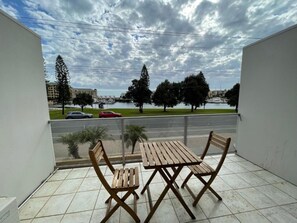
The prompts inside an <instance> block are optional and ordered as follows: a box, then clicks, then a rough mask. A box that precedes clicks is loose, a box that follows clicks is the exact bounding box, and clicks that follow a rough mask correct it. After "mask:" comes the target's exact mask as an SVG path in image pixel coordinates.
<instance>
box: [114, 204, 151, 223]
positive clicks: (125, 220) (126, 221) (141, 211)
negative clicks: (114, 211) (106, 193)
mask: <svg viewBox="0 0 297 223" xmlns="http://www.w3.org/2000/svg"><path fill="white" fill-rule="evenodd" d="M130 207H131V208H132V209H133V206H130ZM120 212H121V213H120V222H121V223H130V222H134V219H133V218H132V217H131V215H130V214H129V213H128V212H127V211H126V210H125V209H124V208H121V209H120ZM147 215H148V207H147V204H146V203H140V204H137V216H138V217H139V218H140V222H144V220H145V218H146V217H147Z"/></svg>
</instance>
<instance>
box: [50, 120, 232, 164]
mask: <svg viewBox="0 0 297 223" xmlns="http://www.w3.org/2000/svg"><path fill="white" fill-rule="evenodd" d="M237 121H238V114H212V115H185V116H180V115H179V116H153V117H131V118H127V117H123V118H108V119H102V118H101V119H98V118H93V119H81V120H52V121H50V124H51V130H52V137H53V145H54V151H55V159H56V163H57V166H59V167H61V166H64V167H65V166H68V167H69V166H70V167H71V166H74V164H84V165H88V164H89V163H90V162H89V158H88V147H89V144H88V143H85V144H79V154H80V156H81V157H82V158H83V159H81V160H77V159H76V160H74V159H72V158H71V157H70V156H69V155H68V150H67V145H65V144H62V143H61V141H60V137H61V136H62V135H67V134H69V133H78V132H80V131H83V130H84V129H86V128H90V127H91V128H93V127H98V126H100V127H104V128H105V129H106V130H107V133H108V134H109V135H110V137H111V138H112V140H104V144H105V145H106V148H107V153H108V155H109V157H112V158H113V159H114V160H116V161H117V162H118V163H122V164H124V163H125V162H131V161H132V160H134V161H135V160H136V161H140V160H141V159H140V151H139V148H138V144H137V145H136V149H135V154H133V155H131V147H129V148H126V146H125V143H124V140H123V137H121V136H122V135H123V134H124V132H125V127H126V126H127V125H137V126H143V127H144V128H145V134H146V135H147V137H148V140H149V141H164V140H180V141H183V142H184V143H185V144H186V145H187V146H188V147H189V148H191V149H192V150H193V151H194V152H195V153H196V154H201V153H202V151H203V149H204V146H205V144H206V141H207V138H208V134H209V132H210V131H216V132H218V133H220V134H223V135H225V136H226V137H231V139H232V142H231V145H232V146H230V150H229V151H230V152H234V151H235V147H234V145H235V138H236V129H237ZM212 152H213V153H215V152H216V151H212Z"/></svg>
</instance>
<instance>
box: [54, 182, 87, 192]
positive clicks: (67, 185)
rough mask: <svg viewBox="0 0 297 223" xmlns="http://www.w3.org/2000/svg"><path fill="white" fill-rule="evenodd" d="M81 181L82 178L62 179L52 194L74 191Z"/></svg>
mask: <svg viewBox="0 0 297 223" xmlns="http://www.w3.org/2000/svg"><path fill="white" fill-rule="evenodd" d="M82 181H83V179H72V180H64V181H63V183H62V184H61V185H60V187H58V189H57V190H56V191H55V193H54V195H58V194H68V193H75V192H76V191H77V190H78V188H79V187H80V185H81V183H82Z"/></svg>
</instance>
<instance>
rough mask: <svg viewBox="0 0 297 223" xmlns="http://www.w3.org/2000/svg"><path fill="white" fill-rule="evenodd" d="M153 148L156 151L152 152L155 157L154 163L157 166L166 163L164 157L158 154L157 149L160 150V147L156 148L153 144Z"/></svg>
mask: <svg viewBox="0 0 297 223" xmlns="http://www.w3.org/2000/svg"><path fill="white" fill-rule="evenodd" d="M152 147H154V149H152V150H151V153H152V155H153V158H154V161H155V163H156V165H158V166H159V165H161V164H162V163H163V162H162V161H165V160H164V159H162V158H163V157H162V156H160V154H158V153H157V152H156V148H158V146H156V145H155V144H154V143H153V144H152Z"/></svg>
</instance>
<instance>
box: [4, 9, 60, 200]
mask: <svg viewBox="0 0 297 223" xmlns="http://www.w3.org/2000/svg"><path fill="white" fill-rule="evenodd" d="M0 49H1V50H0V104H1V109H0V182H1V183H0V196H11V197H16V198H17V202H18V204H20V203H21V202H22V201H23V200H24V199H25V198H26V197H27V196H29V195H30V194H31V193H32V191H34V189H35V188H36V187H38V186H39V185H40V183H42V181H43V180H44V179H46V178H47V177H48V176H49V174H50V173H51V172H52V171H53V169H54V165H55V160H54V153H53V145H52V138H51V131H50V125H49V124H48V120H49V114H48V106H47V98H46V87H45V80H44V74H43V58H42V52H41V43H40V38H39V37H38V36H37V35H36V34H34V33H33V32H31V31H29V30H28V29H26V28H24V27H23V26H21V25H20V24H19V23H17V22H16V21H15V20H13V19H12V18H10V17H9V16H7V15H6V14H5V13H3V11H1V10H0Z"/></svg>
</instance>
